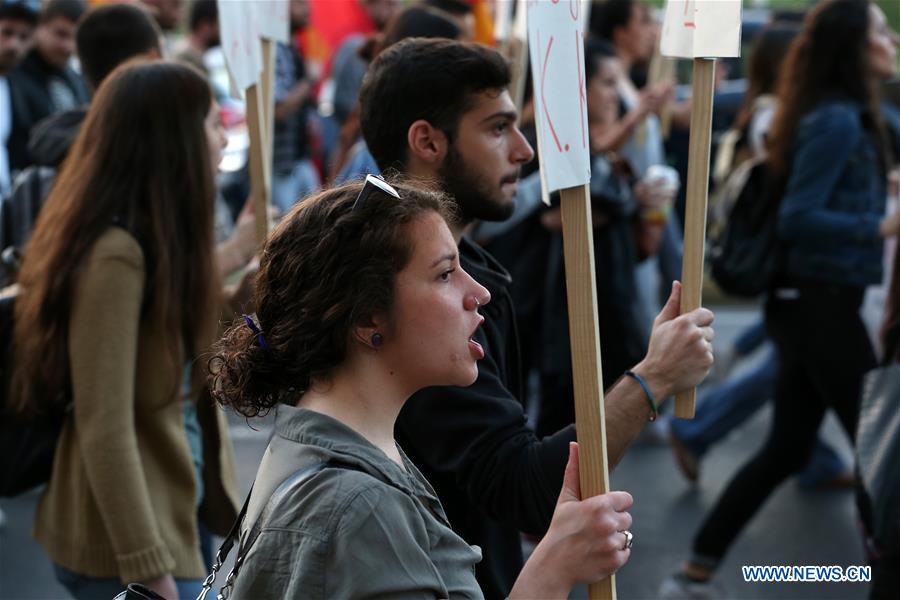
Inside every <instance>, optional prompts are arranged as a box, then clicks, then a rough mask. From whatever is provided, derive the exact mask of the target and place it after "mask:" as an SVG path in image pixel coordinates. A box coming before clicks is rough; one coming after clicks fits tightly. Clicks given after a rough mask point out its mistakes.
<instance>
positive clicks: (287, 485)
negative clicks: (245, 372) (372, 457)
mask: <svg viewBox="0 0 900 600" xmlns="http://www.w3.org/2000/svg"><path fill="white" fill-rule="evenodd" d="M326 468H334V469H347V470H352V471H360V472H365V471H364V470H363V469H362V468H360V467H359V466H357V465H353V464H350V463H345V462H336V461H331V462H320V463H315V464H312V465H309V466H306V467H303V468H302V469H299V470H297V471H295V472H294V473H293V474H291V475H290V476H288V478H287V479H285V480H284V481H282V482H281V484H280V485H279V486H278V487H277V488H275V491H274V492H272V495H271V496H269V499H268V501H266V505H265V506H264V507H263V510H262V512H261V513H260V514H259V517H257V519H256V521H255V522H254V523H253V527H251V528H250V531H249V533H248V534H247V537H246V538H245V539H244V541H243V542H241V544H240V546H238V554H237V558H235V561H234V567H232V569H231V571H230V572H229V573H228V576H227V577H226V578H225V585H223V586H222V589H221V590H220V591H219V594H218V597H219V598H220V599H224V598H228V595H229V593H230V591H231V587H232V586H233V585H234V580H235V578H236V577H237V574H238V571H240V568H241V565H242V564H243V562H244V558H246V556H247V554H248V553H249V552H250V549H251V548H252V547H253V544H254V543H255V542H256V539H257V538H258V537H259V536H260V534H261V533H262V530H263V529H264V528H265V526H266V525H267V524H268V522H269V519H270V518H271V516H272V512H273V511H274V510H275V507H276V506H278V504H279V503H280V502H281V500H282V499H284V498H285V497H287V496H290V495H291V494H293V493H294V492H295V491H296V490H297V488H299V487H300V486H301V485H303V484H304V483H306V481H308V480H309V479H310V478H311V477H312V476H313V475H315V474H316V473H318V472H319V471H321V470H323V469H326ZM252 495H253V488H252V487H251V488H250V492H249V493H248V494H247V498H246V500H244V505H243V506H242V507H241V512H240V513H239V514H238V516H237V519H235V521H234V524H233V525H232V526H231V531H229V532H228V535H227V536H225V540H224V541H223V542H222V545H221V546H220V547H219V551H218V552H217V553H216V560H215V563H214V564H213V566H212V572H211V573H210V574H209V576H208V577H207V578H206V581H204V582H203V590H202V591H201V592H200V595H199V596H198V597H197V600H204V599H205V598H206V594H207V593H209V590H211V589H212V586H213V583H214V582H215V580H216V574H217V573H218V572H219V571H220V570H221V568H222V565H223V563H224V562H225V559H226V558H227V557H228V554H229V553H230V552H231V549H232V548H233V547H234V544H235V542H236V541H237V540H238V539H239V538H240V533H241V527H242V525H243V523H244V519H245V518H246V516H247V507H248V506H249V504H250V497H251V496H252Z"/></svg>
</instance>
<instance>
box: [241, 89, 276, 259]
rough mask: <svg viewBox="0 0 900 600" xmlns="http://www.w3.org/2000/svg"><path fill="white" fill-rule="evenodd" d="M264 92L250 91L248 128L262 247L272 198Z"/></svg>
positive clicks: (257, 227)
mask: <svg viewBox="0 0 900 600" xmlns="http://www.w3.org/2000/svg"><path fill="white" fill-rule="evenodd" d="M262 95H263V94H262V89H261V86H260V85H259V84H253V85H251V86H250V87H249V88H247V128H248V129H249V131H250V181H251V183H252V192H251V194H252V197H253V212H254V214H255V216H256V239H257V241H258V242H259V245H260V247H262V245H263V244H264V243H265V241H266V236H268V234H269V198H270V197H271V179H270V178H271V167H270V166H267V165H268V164H269V163H270V161H271V158H270V156H269V152H268V151H267V148H268V147H267V145H266V143H265V133H266V125H265V120H264V114H263V113H264V112H265V111H264V109H263V98H262Z"/></svg>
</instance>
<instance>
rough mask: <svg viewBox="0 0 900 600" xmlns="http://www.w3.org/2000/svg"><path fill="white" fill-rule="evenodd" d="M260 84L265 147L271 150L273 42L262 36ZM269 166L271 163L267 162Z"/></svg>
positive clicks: (272, 133) (273, 116)
mask: <svg viewBox="0 0 900 600" xmlns="http://www.w3.org/2000/svg"><path fill="white" fill-rule="evenodd" d="M262 58H263V70H262V79H261V81H262V84H263V88H262V91H263V106H264V107H265V123H266V148H268V149H269V151H270V152H271V151H272V140H273V137H272V136H273V135H274V128H275V42H273V41H272V40H270V39H268V38H262ZM269 167H270V168H271V164H269Z"/></svg>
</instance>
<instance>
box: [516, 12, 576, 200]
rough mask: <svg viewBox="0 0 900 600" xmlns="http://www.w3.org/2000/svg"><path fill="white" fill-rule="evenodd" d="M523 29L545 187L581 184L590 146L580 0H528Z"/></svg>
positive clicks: (565, 186)
mask: <svg viewBox="0 0 900 600" xmlns="http://www.w3.org/2000/svg"><path fill="white" fill-rule="evenodd" d="M528 30H529V32H528V34H529V38H530V39H531V43H530V51H531V61H532V64H533V65H535V68H534V69H533V70H532V73H533V76H534V80H535V81H534V89H535V90H536V93H535V104H536V105H535V109H536V111H535V113H536V115H537V121H538V123H537V124H538V127H539V128H540V133H541V135H540V145H541V147H540V157H541V169H543V170H544V174H545V176H546V180H547V187H548V190H549V191H554V190H558V189H562V188H567V187H575V186H578V185H583V184H585V183H587V182H588V181H590V156H589V153H590V151H589V146H588V135H587V94H586V91H585V83H586V82H585V72H584V33H583V32H584V17H583V11H582V10H581V2H580V0H566V1H565V2H563V1H561V0H551V1H550V2H534V3H529V4H528Z"/></svg>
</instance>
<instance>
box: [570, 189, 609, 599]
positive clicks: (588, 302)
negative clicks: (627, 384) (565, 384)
mask: <svg viewBox="0 0 900 600" xmlns="http://www.w3.org/2000/svg"><path fill="white" fill-rule="evenodd" d="M559 193H560V203H561V206H562V222H563V249H564V252H565V259H566V292H567V293H568V305H569V338H570V344H571V349H572V376H573V384H574V389H575V422H576V423H577V424H578V445H579V453H578V458H579V475H580V477H581V497H582V498H589V497H591V496H597V495H599V494H605V493H606V492H608V491H609V463H608V461H607V456H606V415H605V411H604V408H603V375H602V371H601V367H600V364H601V363H600V334H599V331H600V329H599V317H598V315H597V284H596V278H595V271H594V230H593V226H592V222H593V221H592V219H591V200H590V193H589V191H588V186H587V185H584V186H579V187H572V188H566V189H563V190H560V192H559ZM588 595H589V597H590V598H591V600H615V598H616V580H615V575H610V576H609V577H607V578H606V579H604V580H603V581H600V582H598V583H595V584H592V585H591V586H590V587H589V590H588Z"/></svg>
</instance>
